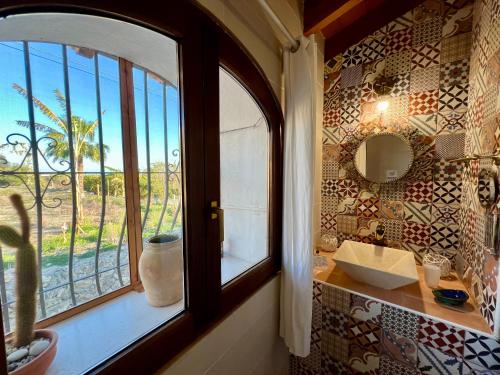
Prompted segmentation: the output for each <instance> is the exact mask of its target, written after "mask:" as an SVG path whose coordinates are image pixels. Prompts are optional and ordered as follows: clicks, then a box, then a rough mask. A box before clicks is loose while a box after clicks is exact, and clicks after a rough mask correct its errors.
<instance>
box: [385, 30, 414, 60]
mask: <svg viewBox="0 0 500 375" xmlns="http://www.w3.org/2000/svg"><path fill="white" fill-rule="evenodd" d="M411 31H412V30H411V29H410V28H406V29H401V30H396V31H391V32H390V33H388V34H387V36H386V46H385V50H386V53H387V54H388V55H390V54H393V53H396V52H400V51H404V50H407V49H409V48H410V47H411V34H412V33H411Z"/></svg>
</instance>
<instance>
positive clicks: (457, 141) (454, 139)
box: [435, 133, 465, 160]
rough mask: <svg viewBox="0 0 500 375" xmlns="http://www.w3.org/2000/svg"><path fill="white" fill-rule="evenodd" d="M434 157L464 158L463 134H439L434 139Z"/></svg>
mask: <svg viewBox="0 0 500 375" xmlns="http://www.w3.org/2000/svg"><path fill="white" fill-rule="evenodd" d="M435 145H436V156H437V157H438V158H440V159H446V160H450V159H458V158H462V157H464V156H465V133H452V134H439V135H437V136H436V138H435Z"/></svg>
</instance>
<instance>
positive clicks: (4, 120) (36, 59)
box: [0, 42, 180, 172]
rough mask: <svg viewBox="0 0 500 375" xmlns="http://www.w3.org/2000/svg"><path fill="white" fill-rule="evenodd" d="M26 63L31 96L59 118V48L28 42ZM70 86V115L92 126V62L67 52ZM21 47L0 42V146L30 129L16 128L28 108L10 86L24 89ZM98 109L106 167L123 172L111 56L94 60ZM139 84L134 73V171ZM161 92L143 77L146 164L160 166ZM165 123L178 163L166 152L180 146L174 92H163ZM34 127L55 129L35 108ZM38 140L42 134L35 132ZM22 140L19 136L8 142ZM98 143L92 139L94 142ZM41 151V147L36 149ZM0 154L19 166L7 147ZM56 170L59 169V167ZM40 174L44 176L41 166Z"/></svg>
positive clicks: (90, 168)
mask: <svg viewBox="0 0 500 375" xmlns="http://www.w3.org/2000/svg"><path fill="white" fill-rule="evenodd" d="M29 50H30V63H31V76H32V85H33V96H35V97H36V98H38V99H40V100H41V101H42V102H44V103H45V104H46V105H47V106H48V107H50V108H51V109H52V110H53V111H54V112H56V113H57V114H58V115H59V116H64V115H65V112H64V108H61V107H60V105H59V103H58V102H57V100H56V98H55V96H54V90H55V89H59V90H60V91H61V92H62V93H63V94H64V79H63V66H62V61H63V58H62V48H61V45H59V44H53V43H38V42H36V43H35V42H30V43H29ZM67 51H68V65H69V84H70V89H69V91H70V98H71V110H72V114H73V115H76V116H80V117H82V118H85V119H86V120H90V121H93V120H95V119H96V118H97V103H96V89H95V75H94V60H93V59H92V58H86V57H84V56H81V55H79V54H77V53H76V52H75V51H74V50H73V49H72V48H68V50H67ZM24 69H25V66H24V58H23V44H22V43H21V42H1V43H0V144H5V143H6V137H7V136H8V135H9V134H11V133H20V134H23V135H26V136H29V129H26V128H23V127H20V126H19V125H17V124H16V120H25V121H28V119H29V117H28V103H27V100H26V99H25V98H23V97H22V96H21V95H20V94H19V93H17V92H16V91H15V90H14V89H13V88H12V85H13V84H14V83H17V84H18V85H20V86H21V87H24V88H25V87H26V78H25V71H24ZM99 69H100V74H99V76H100V79H99V82H100V88H101V109H102V111H103V112H104V114H103V116H102V125H103V139H104V144H106V145H107V146H108V147H109V148H110V151H109V153H108V155H107V157H106V160H105V165H106V166H109V167H111V168H114V169H119V170H123V158H122V144H121V120H120V101H119V100H120V97H119V76H118V61H117V60H116V59H114V58H112V57H108V56H103V55H99ZM144 79H145V74H144V73H143V72H142V71H141V70H139V69H134V88H135V90H134V94H135V102H136V124H137V140H138V150H139V152H138V153H139V168H140V169H141V170H144V169H145V168H146V158H145V154H146V152H145V110H144V108H145V107H144V90H143V89H144ZM163 100H164V97H163V88H162V85H161V84H159V83H158V82H157V81H156V80H154V79H153V78H151V77H149V78H148V102H149V103H148V108H149V126H150V132H149V133H150V142H151V146H150V149H151V162H152V163H154V162H163V161H164V159H165V154H164V135H165V134H164V122H163ZM166 101H167V124H168V127H167V128H168V132H167V137H168V148H169V154H170V156H169V161H170V162H172V161H177V160H178V158H175V157H172V155H171V151H172V150H173V149H178V148H179V147H180V146H179V97H178V91H177V90H176V89H175V88H172V87H168V89H167V99H166ZM35 122H37V123H40V124H44V125H48V126H51V127H54V128H55V127H56V125H54V123H53V122H52V121H51V120H50V119H48V118H47V117H46V116H45V115H44V114H43V113H42V112H41V111H40V110H38V109H35ZM37 136H38V137H42V136H43V133H42V132H37ZM14 139H19V140H22V139H21V138H20V137H17V138H13V140H14ZM96 140H97V138H96ZM41 145H42V146H41V147H42V148H43V147H44V146H43V143H42V144H41ZM0 153H1V154H3V155H4V156H6V157H7V159H8V160H9V162H14V163H15V162H19V161H20V157H19V156H17V155H15V154H13V153H12V151H11V148H8V149H7V148H4V149H2V150H0ZM84 166H85V168H84V169H85V171H86V172H98V171H99V163H96V162H92V161H90V160H85V162H84ZM58 168H59V169H61V167H58ZM40 169H41V170H42V171H48V170H49V168H48V166H47V165H46V164H45V163H43V162H42V163H41V165H40Z"/></svg>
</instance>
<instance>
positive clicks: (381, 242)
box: [373, 223, 387, 246]
mask: <svg viewBox="0 0 500 375" xmlns="http://www.w3.org/2000/svg"><path fill="white" fill-rule="evenodd" d="M374 237H375V238H374V240H373V244H374V245H376V246H386V245H387V240H386V239H385V226H384V225H383V224H381V223H379V224H378V225H377V228H376V229H375V233H374Z"/></svg>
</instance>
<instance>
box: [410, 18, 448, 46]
mask: <svg viewBox="0 0 500 375" xmlns="http://www.w3.org/2000/svg"><path fill="white" fill-rule="evenodd" d="M441 24H442V20H441V17H432V18H428V19H426V20H425V21H423V22H420V23H417V24H415V26H414V27H413V45H414V46H419V45H421V44H428V43H435V42H437V41H438V40H439V39H440V38H441Z"/></svg>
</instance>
